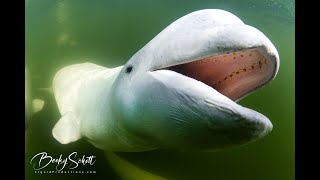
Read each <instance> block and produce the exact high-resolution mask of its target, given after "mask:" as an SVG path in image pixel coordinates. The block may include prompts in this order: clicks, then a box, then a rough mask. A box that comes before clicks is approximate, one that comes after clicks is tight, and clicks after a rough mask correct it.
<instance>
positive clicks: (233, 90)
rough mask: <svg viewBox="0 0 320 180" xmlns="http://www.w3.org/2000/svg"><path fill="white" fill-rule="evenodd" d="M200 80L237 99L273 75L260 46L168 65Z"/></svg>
mask: <svg viewBox="0 0 320 180" xmlns="http://www.w3.org/2000/svg"><path fill="white" fill-rule="evenodd" d="M166 69H168V70H172V71H175V72H178V73H180V74H183V75H185V76H188V77H191V78H193V79H196V80H199V81H201V82H203V83H205V84H207V85H208V86H211V87H212V88H214V89H216V90H217V91H219V92H220V93H221V94H223V95H225V96H227V97H229V98H230V99H232V100H237V99H239V98H241V97H242V96H244V95H246V94H247V93H249V92H251V91H252V90H254V89H256V88H258V87H260V86H261V85H263V84H265V83H266V82H268V81H269V80H270V79H271V78H272V73H273V67H272V66H271V62H270V61H267V59H266V58H265V57H264V56H263V55H262V54H261V53H260V51H259V50H258V49H248V50H244V51H237V52H233V53H228V54H222V55H216V56H210V57H207V58H204V59H200V60H197V61H193V62H190V63H186V64H180V65H176V66H171V67H168V68H166Z"/></svg>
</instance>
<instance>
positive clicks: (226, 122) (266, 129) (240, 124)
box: [208, 105, 273, 150]
mask: <svg viewBox="0 0 320 180" xmlns="http://www.w3.org/2000/svg"><path fill="white" fill-rule="evenodd" d="M236 108H237V109H236V110H235V111H232V110H230V109H229V110H228V111H229V112H226V111H224V110H222V111H220V115H217V114H215V115H214V116H211V118H210V120H209V121H208V128H209V131H210V133H209V134H211V137H212V139H211V140H212V143H213V142H214V145H215V148H214V149H219V148H224V147H228V146H235V145H242V144H246V143H249V142H252V141H254V140H257V139H259V138H262V137H263V136H265V135H267V134H268V133H270V132H271V131H272V128H273V125H272V123H271V121H270V120H269V119H268V118H267V117H266V116H264V115H262V114H260V113H259V112H256V111H254V110H251V109H248V108H245V107H242V106H240V105H237V107H236ZM221 112H222V113H221ZM208 147H209V150H210V146H208ZM212 147H213V146H212Z"/></svg>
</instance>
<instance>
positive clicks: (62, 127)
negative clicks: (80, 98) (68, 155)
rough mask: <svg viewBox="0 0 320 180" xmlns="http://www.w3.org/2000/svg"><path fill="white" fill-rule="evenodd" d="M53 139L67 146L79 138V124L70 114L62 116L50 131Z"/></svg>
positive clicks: (72, 114)
mask: <svg viewBox="0 0 320 180" xmlns="http://www.w3.org/2000/svg"><path fill="white" fill-rule="evenodd" d="M52 135H53V137H54V138H55V139H56V140H57V141H59V142H60V143H61V144H68V143H71V142H74V141H77V140H79V139H80V138H81V134H80V123H79V121H78V120H77V118H76V116H75V115H74V113H72V112H67V113H66V114H64V115H63V116H62V117H61V118H60V119H59V121H58V122H57V124H56V125H55V126H54V128H53V129H52Z"/></svg>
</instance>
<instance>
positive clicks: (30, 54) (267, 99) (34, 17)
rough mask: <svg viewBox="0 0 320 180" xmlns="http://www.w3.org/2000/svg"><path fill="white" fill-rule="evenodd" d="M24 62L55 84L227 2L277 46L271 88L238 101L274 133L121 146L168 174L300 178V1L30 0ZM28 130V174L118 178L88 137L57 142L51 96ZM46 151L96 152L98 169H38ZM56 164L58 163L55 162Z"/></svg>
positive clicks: (121, 57) (35, 76) (138, 161)
mask: <svg viewBox="0 0 320 180" xmlns="http://www.w3.org/2000/svg"><path fill="white" fill-rule="evenodd" d="M25 8H26V31H25V33H26V67H27V68H28V70H29V72H30V76H31V77H32V79H31V80H32V83H31V85H32V87H34V89H35V88H38V87H50V86H51V82H52V78H53V76H54V74H55V73H56V71H57V70H59V69H60V68H62V67H64V66H66V65H69V64H73V63H81V62H87V61H90V62H92V63H96V64H99V65H102V66H106V67H115V66H119V65H123V64H124V63H126V62H127V60H128V59H129V58H130V57H131V56H132V55H133V54H134V53H135V52H137V51H138V50H139V49H140V48H142V47H143V46H144V45H145V44H146V43H147V42H148V41H150V40H151V39H152V38H153V37H154V36H155V35H157V34H158V33H159V32H160V31H161V30H163V29H164V28H165V27H166V26H167V25H169V24H170V23H171V22H173V21H174V20H176V19H178V18H180V17H182V16H184V15H186V14H188V13H190V12H193V11H196V10H200V9H217V8H218V9H224V10H227V11H229V12H231V13H233V14H235V15H236V16H238V17H239V18H240V19H241V20H243V21H244V22H245V23H246V24H249V25H251V26H254V27H256V28H257V29H259V30H260V31H262V32H263V33H264V34H265V35H266V36H267V37H268V38H269V39H270V40H271V41H272V42H273V43H274V45H275V46H276V48H277V50H278V52H279V55H280V62H281V63H280V70H279V73H278V76H277V77H276V79H275V80H274V81H273V82H272V83H271V84H270V85H268V86H266V87H265V88H263V89H261V90H259V91H257V92H256V93H254V94H251V95H250V96H248V97H246V98H245V99H243V100H241V101H240V102H239V103H240V104H241V105H243V106H246V107H248V108H251V109H255V110H257V111H258V112H261V113H263V114H264V115H266V116H267V117H269V118H270V120H271V121H272V123H273V125H274V129H273V131H272V133H270V134H269V135H267V136H266V137H264V138H263V139H260V140H258V141H256V142H253V143H250V144H248V145H244V146H241V147H235V148H230V149H225V150H222V151H217V152H213V153H190V152H189V153H187V152H174V151H168V150H155V151H149V152H141V153H117V154H118V155H119V156H120V157H122V158H124V159H125V160H127V161H129V162H130V163H132V164H134V165H136V166H137V167H140V168H142V169H145V170H147V171H149V172H151V173H154V174H157V175H159V176H162V177H165V178H168V179H177V180H180V179H181V180H182V179H215V180H222V179H223V180H224V179H226V180H234V179H237V180H240V179H244V180H257V179H259V180H271V179H272V180H278V179H279V180H289V179H294V121H295V116H294V112H295V109H294V108H295V105H294V103H295V99H294V93H295V89H294V76H295V71H294V62H295V57H294V52H295V50H294V44H295V37H294V33H295V32H294V31H295V30H294V1H292V0H282V1H280V0H259V1H258V0H242V1H238V0H204V1H196V0H193V1H191V0H186V1H178V0H175V1H169V0H162V1H150V0H143V1H141V0H140V1H130V0H104V1H103V0H91V1H86V0H69V1H67V0H65V1H63V0H56V1H53V0H52V1H51V0H50V1H49V0H47V1H44V0H26V4H25ZM34 89H33V95H34V96H35V97H41V98H44V99H45V100H46V106H45V107H44V109H43V111H42V112H40V113H39V114H37V115H36V116H35V117H34V119H33V121H32V122H31V123H30V124H29V127H28V130H27V131H26V159H25V162H26V163H25V167H26V179H29V180H37V179H57V178H59V179H61V180H62V179H89V178H95V179H119V178H120V176H119V175H118V174H117V173H116V172H115V171H114V170H113V168H112V167H111V166H110V165H109V163H108V161H107V160H106V159H105V157H104V154H103V151H101V150H99V149H96V148H94V147H93V146H92V145H91V144H89V143H87V142H86V141H84V140H80V141H78V142H76V143H72V144H70V145H61V144H59V143H58V142H57V141H56V140H55V139H54V138H53V137H52V135H51V130H52V128H53V126H54V124H55V121H56V120H57V119H59V118H60V115H59V112H58V110H57V107H56V104H55V101H54V99H53V97H50V96H47V95H45V93H42V92H37V91H35V90H34ZM42 151H46V152H47V153H48V154H50V155H52V156H55V157H59V155H60V154H65V155H68V154H69V153H70V152H73V151H77V152H78V153H79V154H87V155H89V154H94V155H95V156H97V161H96V163H95V164H94V166H93V167H88V166H85V167H83V168H79V169H84V170H85V169H86V168H91V169H92V168H93V169H94V170H96V172H97V173H96V174H37V173H35V172H34V170H33V167H32V165H30V159H31V158H32V157H33V156H34V155H35V154H37V153H39V152H42ZM53 168H54V166H53Z"/></svg>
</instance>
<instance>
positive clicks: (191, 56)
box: [52, 9, 279, 152]
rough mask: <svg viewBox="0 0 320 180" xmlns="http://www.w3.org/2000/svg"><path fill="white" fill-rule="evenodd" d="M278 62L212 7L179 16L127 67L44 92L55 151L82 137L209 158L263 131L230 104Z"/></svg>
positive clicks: (85, 72)
mask: <svg viewBox="0 0 320 180" xmlns="http://www.w3.org/2000/svg"><path fill="white" fill-rule="evenodd" d="M278 69H279V55H278V52H277V50H276V48H275V46H274V45H273V44H272V42H271V41H270V40H269V39H268V38H267V37H266V36H265V35H264V34H263V33H262V32H261V31H259V30H258V29H256V28H254V27H252V26H250V25H246V24H245V23H244V22H243V21H242V20H240V19H239V18H238V17H237V16H235V15H233V14H232V13H230V12H227V11H224V10H220V9H204V10H199V11H195V12H192V13H190V14H187V15H185V16H183V17H181V18H179V19H177V20H176V21H174V22H173V23H171V24H170V25H169V26H168V27H166V28H165V29H164V30H163V31H161V32H160V33H159V34H158V35H156V36H155V37H154V38H153V39H152V40H151V41H150V42H148V43H147V44H146V45H145V46H144V47H143V48H142V49H140V50H139V51H138V52H137V53H135V54H134V55H133V56H132V57H131V58H130V59H129V60H128V62H127V63H126V64H125V65H123V66H119V67H115V68H107V67H103V66H101V65H97V64H93V63H90V62H87V63H81V64H73V65H69V66H66V67H64V68H62V69H61V70H59V71H58V72H57V73H56V75H55V76H54V79H53V85H52V88H53V89H52V90H53V93H54V96H55V100H56V103H57V106H58V109H59V111H60V113H61V115H62V117H61V118H60V119H59V120H58V121H57V123H56V124H55V126H54V127H53V129H52V134H53V137H54V138H55V139H56V140H57V141H59V142H60V143H62V144H68V143H71V142H75V141H77V140H79V139H80V138H84V139H85V140H87V141H88V142H89V143H91V144H93V145H94V146H95V147H97V148H100V149H102V150H107V151H122V152H138V151H148V150H153V149H158V148H161V149H176V150H195V151H214V150H218V149H223V148H227V147H232V146H237V145H243V144H246V143H249V142H252V141H255V140H257V139H259V138H262V137H264V136H265V135H266V134H268V133H269V132H271V130H272V128H273V125H272V123H271V121H270V120H269V119H268V118H267V117H266V116H264V115H263V114H261V113H259V112H256V111H254V110H252V109H249V108H246V107H243V106H241V105H239V104H237V101H239V100H240V99H242V98H244V97H245V96H247V95H249V94H250V93H252V92H254V91H256V90H258V89H260V88H262V87H264V86H265V85H267V84H269V83H270V82H271V81H272V80H273V79H274V78H275V76H276V74H277V72H278Z"/></svg>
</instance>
